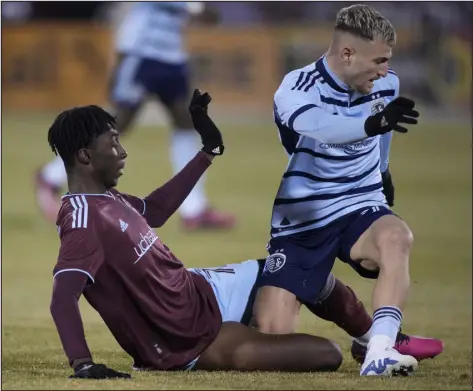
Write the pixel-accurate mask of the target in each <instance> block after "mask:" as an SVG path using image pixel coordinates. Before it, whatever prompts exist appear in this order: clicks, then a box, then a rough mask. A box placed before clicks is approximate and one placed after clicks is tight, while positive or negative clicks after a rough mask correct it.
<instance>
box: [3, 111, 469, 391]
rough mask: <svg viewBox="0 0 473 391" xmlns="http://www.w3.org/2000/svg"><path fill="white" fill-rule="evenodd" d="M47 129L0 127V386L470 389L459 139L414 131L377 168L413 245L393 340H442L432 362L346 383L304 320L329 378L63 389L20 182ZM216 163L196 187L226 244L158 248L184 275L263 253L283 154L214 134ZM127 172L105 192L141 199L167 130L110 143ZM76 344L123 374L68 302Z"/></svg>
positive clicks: (464, 155)
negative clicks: (401, 334) (205, 195)
mask: <svg viewBox="0 0 473 391" xmlns="http://www.w3.org/2000/svg"><path fill="white" fill-rule="evenodd" d="M50 120H51V118H48V117H41V118H40V117H37V118H22V117H20V116H11V115H10V116H8V115H7V116H5V117H4V118H3V119H2V125H3V126H2V133H3V134H2V190H3V191H2V288H3V289H2V361H1V364H2V388H3V389H109V390H110V389H207V390H210V389H253V390H255V389H280V390H283V389H294V390H295V389H406V390H407V389H443V390H445V389H472V384H471V382H472V376H471V360H472V350H471V347H472V336H471V332H472V320H471V319H472V314H471V309H472V302H471V300H472V299H471V296H472V292H471V239H472V232H471V228H472V221H471V216H472V210H471V201H472V189H471V128H470V126H469V125H464V126H462V125H454V124H447V125H435V124H432V125H431V126H427V125H423V126H419V127H418V128H417V129H416V130H415V131H412V132H411V133H410V134H408V135H405V136H402V135H396V137H395V140H394V144H393V147H392V159H391V161H392V163H391V171H392V173H393V176H394V180H395V185H396V207H395V211H396V212H397V213H399V214H400V215H401V216H403V217H404V218H405V219H406V221H407V222H408V224H409V225H410V226H411V228H412V230H413V232H414V235H415V239H416V241H415V245H414V250H413V254H412V262H411V264H412V266H411V274H412V290H411V296H410V300H409V303H408V306H407V308H406V310H405V312H404V323H403V329H404V331H406V332H410V333H413V334H420V335H429V336H436V337H439V338H441V339H443V340H444V342H445V351H444V353H443V354H442V355H441V356H439V357H437V358H436V359H435V360H428V361H425V362H422V363H421V365H420V367H419V370H418V372H416V374H415V375H414V376H412V377H409V378H391V379H379V378H376V379H373V378H360V377H359V367H358V366H357V365H356V364H355V363H354V362H353V360H352V359H351V357H350V356H349V346H350V342H351V341H350V339H349V338H348V337H347V336H346V335H345V334H344V333H343V332H341V331H340V330H338V329H337V328H336V327H335V326H333V325H332V324H329V323H326V322H324V321H322V320H318V319H316V318H315V317H313V316H312V315H310V314H309V313H308V312H306V311H304V312H303V314H302V319H301V323H300V331H303V332H308V333H313V334H318V335H322V336H326V337H329V338H333V339H335V340H336V341H338V342H339V344H340V345H341V347H342V349H343V351H344V354H345V361H344V363H343V365H342V367H341V368H340V371H339V372H338V373H334V374H287V373H280V374H274V373H271V374H268V373H246V374H241V373H224V372H215V373H205V372H191V373H163V372H155V373H138V374H133V380H131V381H101V382H94V381H84V382H79V381H72V380H68V379H67V376H68V375H69V374H70V373H71V371H70V368H69V367H68V365H67V360H66V358H65V356H64V354H63V351H62V347H61V344H60V341H59V338H58V335H57V333H56V330H55V327H54V324H53V322H52V319H51V316H50V313H49V301H50V297H51V290H52V268H53V266H54V264H55V260H56V255H57V249H58V243H59V240H58V236H57V232H56V228H55V226H54V225H51V224H48V223H47V222H45V221H44V220H43V219H42V218H41V216H40V214H39V213H38V210H37V208H36V204H35V199H34V192H33V183H32V176H33V173H34V171H35V169H36V168H37V167H38V166H39V165H40V164H42V163H44V162H46V161H47V160H48V159H50V158H51V157H52V154H51V152H50V150H49V148H48V145H47V141H46V133H47V129H48V125H49V121H50ZM224 139H225V144H226V147H227V149H226V153H225V155H224V156H223V157H222V158H218V159H216V161H215V164H214V165H213V166H212V167H211V168H210V170H209V172H208V176H207V184H208V192H209V194H210V198H211V201H212V203H213V204H214V205H216V206H218V207H220V208H223V209H227V210H231V211H233V212H235V213H236V214H237V215H238V218H239V224H238V228H237V229H235V230H234V231H233V232H227V233H215V232H214V233H198V234H185V233H183V232H181V231H180V229H179V224H178V222H179V221H178V219H177V217H176V216H174V217H173V218H171V220H170V221H169V223H168V224H167V226H165V227H164V228H163V229H161V230H159V234H160V237H161V238H162V239H163V241H164V242H165V243H166V244H167V245H168V246H170V248H171V249H172V250H173V251H174V253H175V254H176V255H177V256H178V257H180V258H181V259H182V260H183V262H184V263H185V264H186V265H187V266H189V267H191V266H193V267H195V266H217V265H220V264H224V263H227V262H239V261H243V260H246V259H249V258H254V257H259V256H262V255H264V254H265V245H266V242H267V239H268V232H269V230H268V227H269V217H270V212H271V205H272V201H273V197H274V195H275V191H276V189H277V187H278V184H279V180H280V175H281V173H282V171H283V169H284V167H285V165H286V157H285V154H284V152H283V151H282V149H281V147H280V146H279V145H278V138H277V135H276V132H275V129H274V128H272V127H243V126H242V127H238V128H237V127H228V128H225V130H224ZM123 142H124V145H125V147H126V148H127V149H128V153H129V158H128V166H127V168H126V172H125V175H124V177H122V180H121V183H120V186H119V188H120V189H121V190H123V191H126V192H131V193H134V194H138V195H144V194H146V193H147V192H148V191H149V190H151V189H153V188H154V187H156V186H157V185H159V184H161V183H163V181H164V180H166V179H167V178H168V177H169V176H170V174H171V170H170V166H169V163H168V132H167V131H166V130H165V129H156V128H152V127H142V128H140V129H137V130H136V131H135V132H133V133H132V134H131V135H130V136H129V137H128V138H126V139H125V140H123ZM335 273H336V275H337V276H338V277H339V278H341V279H342V280H343V281H344V282H345V283H347V284H348V285H350V286H352V287H353V288H354V289H355V291H356V292H357V293H358V295H359V296H360V297H361V298H362V299H363V300H364V301H365V303H366V304H367V307H368V308H371V305H370V301H369V300H370V292H371V288H372V282H370V281H366V280H362V279H361V278H360V277H358V276H357V275H356V274H354V272H352V270H351V269H350V268H349V267H347V266H346V265H344V264H342V263H341V262H338V263H337V264H336V268H335ZM81 308H82V310H83V311H82V313H83V319H84V323H85V329H86V336H87V340H88V343H89V346H90V349H91V350H92V352H93V353H94V355H95V360H96V361H97V362H104V363H107V364H109V365H110V366H112V367H113V368H115V369H119V370H123V371H129V370H130V365H131V360H130V359H129V357H127V355H126V354H125V353H123V352H122V351H121V350H120V348H119V346H118V345H117V343H116V342H115V341H114V340H113V338H112V337H111V334H110V332H109V331H108V330H107V328H106V327H105V326H104V325H103V324H102V322H101V320H100V318H99V316H98V315H97V314H95V313H94V312H93V310H91V309H90V308H88V306H87V303H86V302H85V300H81Z"/></svg>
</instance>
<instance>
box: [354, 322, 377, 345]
mask: <svg viewBox="0 0 473 391" xmlns="http://www.w3.org/2000/svg"><path fill="white" fill-rule="evenodd" d="M372 329H373V326H371V327H370V329H369V330H368V331H367V332H366V333H365V334H363V335H362V336H361V337H358V338H354V340H355V341H356V342H358V343H359V344H360V345H363V346H368V342H370V339H371V335H372V334H373V333H372V332H371V330H372Z"/></svg>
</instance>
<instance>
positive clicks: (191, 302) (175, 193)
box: [54, 154, 222, 369]
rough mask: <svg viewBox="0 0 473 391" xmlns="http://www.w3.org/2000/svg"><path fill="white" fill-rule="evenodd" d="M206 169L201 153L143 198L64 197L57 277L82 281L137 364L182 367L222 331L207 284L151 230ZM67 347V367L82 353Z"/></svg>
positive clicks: (110, 194)
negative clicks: (82, 276)
mask: <svg viewBox="0 0 473 391" xmlns="http://www.w3.org/2000/svg"><path fill="white" fill-rule="evenodd" d="M208 165H209V162H208V160H207V159H206V158H205V156H203V155H201V154H198V155H197V157H196V158H195V159H194V160H193V161H192V162H191V163H190V164H189V165H188V166H187V167H186V168H185V169H184V170H183V171H181V174H178V175H177V176H176V177H174V178H173V179H172V180H171V181H169V182H168V183H167V184H166V185H164V186H163V187H162V188H159V189H157V190H155V191H154V192H153V193H151V194H150V195H149V196H148V197H146V198H144V199H141V198H138V197H134V196H131V195H127V194H123V193H120V192H118V191H116V190H111V191H109V192H107V193H105V194H96V195H93V194H68V195H65V196H64V197H63V201H62V207H61V210H60V211H59V214H58V219H57V225H58V231H59V236H60V239H61V247H60V251H59V257H58V262H57V265H56V267H55V268H54V276H55V278H58V276H60V275H61V274H63V273H68V274H69V273H70V272H76V273H78V274H80V273H83V274H85V275H87V277H88V284H87V285H86V287H85V288H84V291H83V294H84V296H85V297H86V299H87V301H88V302H89V303H90V304H91V305H92V306H93V307H94V308H95V309H96V310H97V311H98V313H99V314H100V315H101V317H102V319H103V320H104V322H105V323H106V325H107V326H108V328H109V329H110V331H111V332H112V334H113V335H114V337H115V338H116V340H117V342H118V343H119V344H120V346H121V347H122V348H123V349H124V350H125V351H126V352H127V353H128V354H130V356H132V357H133V358H134V360H135V363H136V364H138V365H141V366H145V367H152V368H155V369H177V368H181V367H184V366H185V365H186V364H188V363H189V362H191V361H192V360H193V359H194V358H196V357H197V356H198V355H199V354H200V353H201V352H202V351H203V350H205V348H206V347H207V346H208V345H209V344H210V343H211V342H212V341H213V340H214V339H215V337H216V336H217V333H218V331H219V329H220V325H221V321H222V320H221V315H220V311H219V308H218V304H217V301H216V298H215V295H214V293H213V291H212V288H211V287H210V285H209V284H208V283H207V281H206V280H205V279H203V278H202V277H201V276H199V275H197V274H194V273H191V272H189V271H188V270H186V269H185V267H184V265H183V264H182V263H181V261H179V260H178V259H177V258H176V257H175V256H174V255H173V253H172V252H171V251H170V250H169V248H167V247H166V246H165V245H164V244H163V243H162V242H161V240H160V239H159V237H158V236H157V235H156V233H155V232H154V231H153V229H152V227H155V226H159V225H162V224H163V223H164V222H165V221H166V219H167V218H168V217H169V216H170V215H171V214H172V213H173V212H174V211H175V210H176V209H177V207H178V206H179V205H180V204H181V202H182V201H183V200H184V199H185V198H186V196H187V194H188V193H189V191H190V189H192V187H193V185H194V184H195V182H196V181H197V180H198V178H199V177H200V176H201V174H202V173H203V172H204V171H205V168H206V167H207V166H208ZM185 170H187V174H186V172H185ZM183 172H184V174H182V173H183ZM57 312H59V311H57ZM58 329H59V327H58ZM59 333H60V335H61V330H59ZM63 333H67V332H66V331H63ZM64 335H65V334H63V335H61V340H63V344H64V340H65V339H67V337H65V336H64ZM66 344H67V341H66ZM66 344H64V345H65V350H66V353H67V354H68V356H69V359H70V361H72V360H74V359H77V358H80V356H81V355H82V356H84V354H83V352H84V351H85V352H87V348H86V345H85V347H83V346H82V347H78V348H77V349H74V348H71V349H69V350H70V351H68V349H66ZM84 344H85V340H84ZM71 350H73V351H71ZM74 350H75V351H74Z"/></svg>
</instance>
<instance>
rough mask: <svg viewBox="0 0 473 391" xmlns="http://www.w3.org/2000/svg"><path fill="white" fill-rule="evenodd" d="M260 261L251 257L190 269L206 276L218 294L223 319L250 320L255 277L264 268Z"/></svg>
mask: <svg viewBox="0 0 473 391" xmlns="http://www.w3.org/2000/svg"><path fill="white" fill-rule="evenodd" d="M262 266H263V265H259V263H258V261H256V260H250V261H245V262H242V263H233V264H228V265H224V266H221V267H212V268H195V269H188V270H189V271H191V272H194V273H198V274H200V275H201V276H202V277H204V278H205V279H206V280H207V281H208V282H209V284H210V286H211V287H212V289H213V291H214V293H215V297H216V298H217V302H218V306H219V308H220V313H221V314H222V321H223V322H241V323H245V324H247V323H248V322H249V321H250V319H251V317H252V315H253V303H254V298H255V294H256V279H257V278H258V275H259V274H260V273H261V271H262Z"/></svg>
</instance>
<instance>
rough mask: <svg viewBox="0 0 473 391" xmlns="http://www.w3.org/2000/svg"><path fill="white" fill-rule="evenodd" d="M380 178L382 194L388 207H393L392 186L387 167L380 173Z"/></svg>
mask: <svg viewBox="0 0 473 391" xmlns="http://www.w3.org/2000/svg"><path fill="white" fill-rule="evenodd" d="M381 177H382V178H383V194H384V196H385V197H386V201H387V202H388V205H389V206H394V184H393V178H392V176H391V173H390V172H389V167H388V168H387V169H386V171H384V172H382V173H381Z"/></svg>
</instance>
